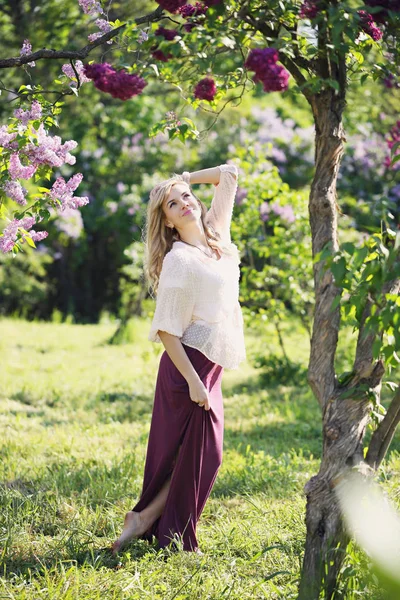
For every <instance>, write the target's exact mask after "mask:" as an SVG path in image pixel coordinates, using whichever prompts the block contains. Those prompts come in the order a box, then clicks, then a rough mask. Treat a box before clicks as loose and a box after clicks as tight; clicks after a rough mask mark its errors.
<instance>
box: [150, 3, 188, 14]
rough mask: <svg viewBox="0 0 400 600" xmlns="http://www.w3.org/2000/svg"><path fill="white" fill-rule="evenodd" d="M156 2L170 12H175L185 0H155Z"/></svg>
mask: <svg viewBox="0 0 400 600" xmlns="http://www.w3.org/2000/svg"><path fill="white" fill-rule="evenodd" d="M156 2H157V4H159V5H160V6H161V8H164V10H167V11H168V12H170V13H177V12H178V11H179V9H180V8H181V7H182V6H184V5H185V4H186V2H187V0H156Z"/></svg>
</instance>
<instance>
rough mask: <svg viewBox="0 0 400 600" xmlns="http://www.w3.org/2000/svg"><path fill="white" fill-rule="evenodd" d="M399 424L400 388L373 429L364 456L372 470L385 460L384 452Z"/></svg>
mask: <svg viewBox="0 0 400 600" xmlns="http://www.w3.org/2000/svg"><path fill="white" fill-rule="evenodd" d="M399 422H400V387H398V388H397V392H396V394H395V396H394V398H393V400H392V402H391V403H390V406H389V408H388V411H387V413H386V415H385V416H384V418H383V420H382V421H381V422H380V423H379V425H378V427H377V429H375V431H374V433H373V435H372V438H371V441H370V444H369V447H368V452H367V456H366V459H365V460H366V462H367V464H368V465H369V466H370V467H372V468H373V469H377V468H378V467H379V465H380V464H381V462H382V460H383V459H384V458H385V455H386V452H387V451H388V448H389V446H390V443H391V441H392V439H393V436H394V434H395V431H396V428H397V425H398V424H399Z"/></svg>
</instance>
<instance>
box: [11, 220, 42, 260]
mask: <svg viewBox="0 0 400 600" xmlns="http://www.w3.org/2000/svg"><path fill="white" fill-rule="evenodd" d="M41 220H42V219H40V221H41ZM35 223H36V218H35V217H29V216H28V217H23V218H22V219H13V220H12V221H11V222H10V223H9V224H8V225H7V226H6V228H5V229H4V231H3V236H2V237H0V250H1V251H2V252H10V251H11V250H12V249H13V247H14V244H15V242H16V241H17V236H18V229H19V228H22V229H25V230H26V231H28V233H29V235H30V236H31V238H32V239H33V241H40V240H41V239H44V238H45V237H47V235H48V234H47V231H41V232H37V231H34V230H33V229H31V227H32V226H33V225H34V224H35ZM21 234H22V239H21V241H22V242H24V241H25V237H26V234H25V233H22V232H21Z"/></svg>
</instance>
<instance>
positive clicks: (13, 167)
mask: <svg viewBox="0 0 400 600" xmlns="http://www.w3.org/2000/svg"><path fill="white" fill-rule="evenodd" d="M36 169H37V167H36V166H35V165H28V166H26V167H24V165H23V164H22V163H21V160H20V158H19V154H18V153H14V154H11V156H10V164H9V167H8V172H9V174H10V176H11V179H30V178H31V177H33V175H34V174H35V172H36Z"/></svg>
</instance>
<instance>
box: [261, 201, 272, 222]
mask: <svg viewBox="0 0 400 600" xmlns="http://www.w3.org/2000/svg"><path fill="white" fill-rule="evenodd" d="M259 210H260V217H261V220H262V221H268V218H269V213H270V212H271V207H270V205H269V204H268V202H263V203H262V204H261V205H260V208H259Z"/></svg>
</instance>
